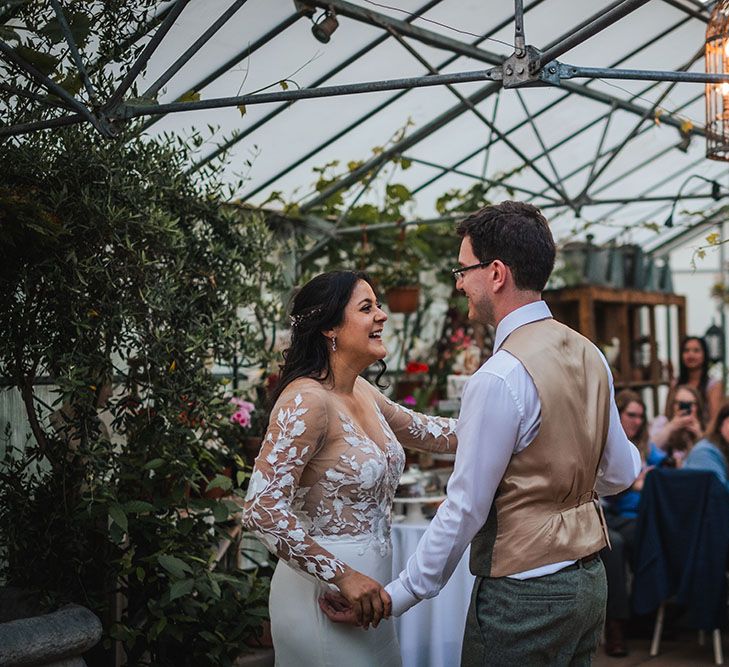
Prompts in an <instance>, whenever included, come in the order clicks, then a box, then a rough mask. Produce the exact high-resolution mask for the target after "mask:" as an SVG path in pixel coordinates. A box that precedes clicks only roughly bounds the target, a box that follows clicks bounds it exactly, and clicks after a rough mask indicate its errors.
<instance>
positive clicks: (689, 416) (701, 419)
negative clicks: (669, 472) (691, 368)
mask: <svg viewBox="0 0 729 667" xmlns="http://www.w3.org/2000/svg"><path fill="white" fill-rule="evenodd" d="M705 429H706V417H705V411H704V403H703V400H702V398H701V394H700V393H699V390H698V389H696V388H695V387H692V386H691V385H687V384H683V385H678V386H677V387H676V388H675V390H674V391H673V392H672V398H671V401H670V403H669V404H668V405H667V407H666V414H665V415H661V416H659V417H656V419H655V420H654V421H653V424H652V425H651V431H650V438H651V441H652V442H653V443H655V445H656V447H658V448H659V449H660V450H662V451H663V452H665V453H666V459H665V461H664V462H663V463H662V465H664V466H672V467H674V468H680V467H681V465H682V464H683V459H684V458H685V457H686V454H688V452H689V451H690V449H691V448H692V447H693V446H694V445H695V444H696V443H697V442H698V441H699V440H700V439H701V437H702V436H703V434H704V430H705Z"/></svg>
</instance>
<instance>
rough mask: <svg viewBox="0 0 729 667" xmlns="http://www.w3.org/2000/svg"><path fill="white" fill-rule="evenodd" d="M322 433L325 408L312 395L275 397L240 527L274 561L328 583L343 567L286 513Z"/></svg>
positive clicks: (324, 433)
mask: <svg viewBox="0 0 729 667" xmlns="http://www.w3.org/2000/svg"><path fill="white" fill-rule="evenodd" d="M326 430H327V410H326V405H325V403H324V402H323V401H322V400H320V398H319V397H318V396H317V395H316V394H310V393H307V392H298V391H288V390H287V391H285V392H284V393H283V394H282V395H281V398H279V400H278V401H277V403H276V405H275V406H274V409H273V410H272V411H271V418H270V421H269V424H268V430H267V433H266V437H265V438H264V440H263V444H262V445H261V451H260V453H259V454H258V457H257V458H256V462H255V465H254V468H253V473H252V475H251V478H250V480H249V482H248V492H247V494H246V502H245V505H244V507H243V525H244V527H246V528H248V529H249V530H251V531H252V532H253V533H255V534H256V535H257V536H258V537H259V538H260V539H261V541H262V542H263V543H264V544H265V545H266V547H267V548H268V550H269V551H271V552H272V553H274V554H276V555H277V556H278V557H279V558H281V559H283V560H285V561H287V562H289V563H290V564H291V565H292V566H293V567H296V568H297V569H299V570H301V571H303V572H306V573H307V574H310V575H312V576H314V577H316V578H317V579H320V580H321V581H323V582H325V583H329V584H332V583H333V582H334V579H335V578H336V576H337V574H338V573H342V572H343V571H344V570H345V569H346V566H345V564H344V563H343V562H342V561H340V560H338V559H337V558H335V557H334V556H333V555H332V554H331V553H330V552H329V551H328V550H326V549H325V548H324V547H322V546H321V545H319V544H318V543H317V542H316V541H314V540H313V539H312V538H311V537H309V535H307V533H306V531H305V530H304V528H303V526H302V525H301V523H300V521H299V519H298V518H297V516H296V514H295V513H294V512H293V510H292V503H293V501H294V498H295V497H296V493H297V491H298V489H299V481H300V479H301V475H302V473H303V471H304V469H305V468H306V465H307V464H308V463H309V461H310V460H311V459H312V458H313V456H314V455H315V454H316V452H317V451H318V450H319V448H320V447H321V446H322V444H323V440H324V437H325V435H326Z"/></svg>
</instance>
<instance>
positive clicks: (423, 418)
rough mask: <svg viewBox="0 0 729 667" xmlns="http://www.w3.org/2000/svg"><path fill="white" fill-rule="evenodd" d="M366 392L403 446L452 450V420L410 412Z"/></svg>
mask: <svg viewBox="0 0 729 667" xmlns="http://www.w3.org/2000/svg"><path fill="white" fill-rule="evenodd" d="M370 389H371V391H372V393H373V395H374V397H375V400H376V401H377V405H378V407H379V408H380V410H381V411H382V414H383V416H384V417H385V420H386V421H387V423H388V424H389V425H390V428H391V429H392V431H393V433H394V434H395V436H396V437H397V439H398V440H399V441H400V444H401V445H402V446H403V447H409V448H410V449H420V450H424V451H427V452H448V453H455V451H456V445H457V442H458V441H457V440H456V420H455V419H449V418H448V417H433V416H430V415H424V414H422V413H420V412H414V411H413V410H409V409H408V408H405V407H403V406H402V405H398V404H397V403H393V402H392V401H391V400H390V399H388V398H386V397H385V396H383V395H382V393H381V392H380V391H378V390H377V389H375V388H374V387H372V385H370Z"/></svg>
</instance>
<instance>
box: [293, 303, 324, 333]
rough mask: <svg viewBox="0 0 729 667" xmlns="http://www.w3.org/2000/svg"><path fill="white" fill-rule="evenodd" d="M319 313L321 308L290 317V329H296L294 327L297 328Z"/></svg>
mask: <svg viewBox="0 0 729 667" xmlns="http://www.w3.org/2000/svg"><path fill="white" fill-rule="evenodd" d="M319 313H321V306H317V307H316V308H311V309H310V310H306V311H304V312H303V313H299V314H298V315H291V317H289V322H291V328H292V329H296V327H298V326H299V325H300V324H302V323H303V322H306V321H307V320H310V319H312V318H313V317H314V316H315V315H318V314H319Z"/></svg>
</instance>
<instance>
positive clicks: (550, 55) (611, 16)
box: [541, 0, 648, 64]
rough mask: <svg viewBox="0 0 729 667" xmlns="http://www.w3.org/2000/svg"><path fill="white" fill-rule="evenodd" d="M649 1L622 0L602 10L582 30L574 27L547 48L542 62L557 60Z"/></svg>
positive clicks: (542, 56)
mask: <svg viewBox="0 0 729 667" xmlns="http://www.w3.org/2000/svg"><path fill="white" fill-rule="evenodd" d="M647 2H648V0H625V2H621V3H620V4H619V5H618V6H617V7H613V9H611V10H609V11H607V12H606V11H602V12H600V14H599V16H598V17H597V18H595V20H594V21H591V22H590V23H589V24H588V25H586V26H585V27H584V28H581V29H580V30H574V29H573V30H572V31H571V32H570V33H569V35H568V36H567V37H565V38H564V39H563V40H561V41H560V42H558V43H557V44H554V46H551V47H548V48H546V49H545V50H544V52H543V53H542V55H541V61H542V63H543V64H546V63H549V62H551V61H552V60H556V59H557V58H559V57H560V56H561V55H562V54H563V53H566V52H567V51H569V50H570V49H573V48H574V47H575V46H577V45H578V44H582V42H584V41H586V40H588V39H590V37H593V36H594V35H596V34H597V33H598V32H600V31H601V30H604V29H605V28H608V27H610V26H611V25H612V24H613V23H616V22H617V21H619V20H620V19H622V18H623V17H625V16H627V15H628V14H630V13H631V12H634V11H635V10H636V9H638V8H639V7H642V6H643V5H645V4H646V3H647Z"/></svg>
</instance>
